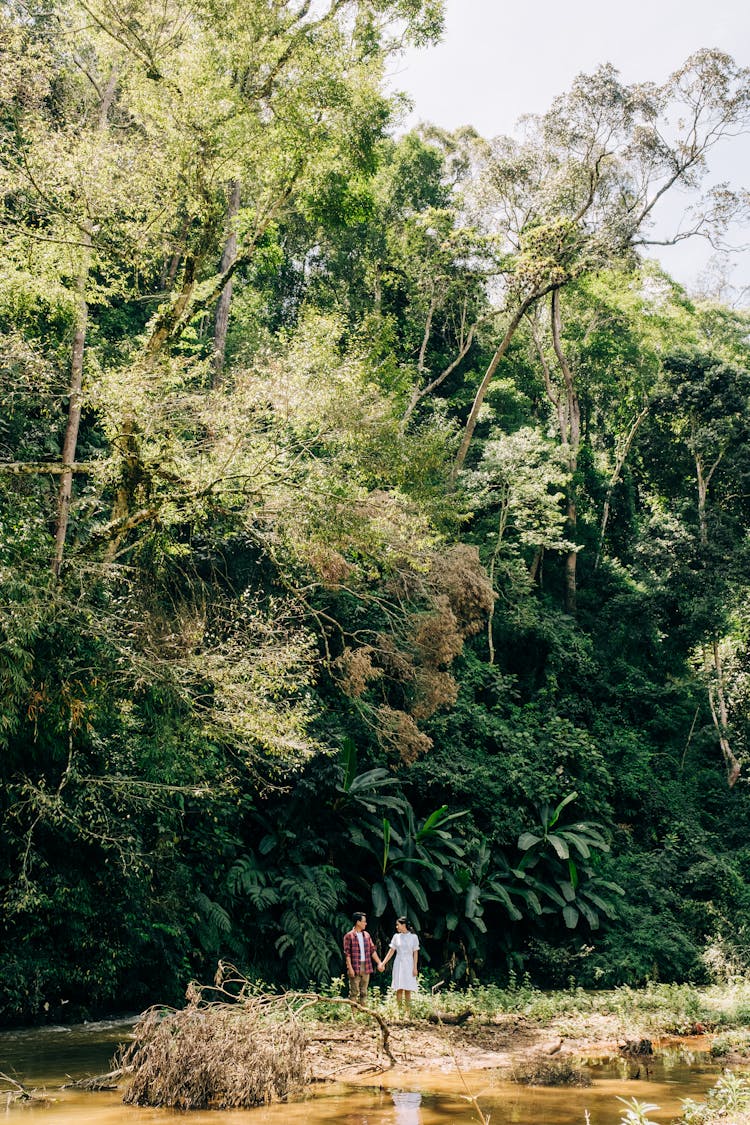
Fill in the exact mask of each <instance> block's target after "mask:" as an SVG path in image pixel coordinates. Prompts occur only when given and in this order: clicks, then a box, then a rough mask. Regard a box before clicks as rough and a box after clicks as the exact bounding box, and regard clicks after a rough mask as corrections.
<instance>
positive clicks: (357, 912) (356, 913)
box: [352, 910, 367, 922]
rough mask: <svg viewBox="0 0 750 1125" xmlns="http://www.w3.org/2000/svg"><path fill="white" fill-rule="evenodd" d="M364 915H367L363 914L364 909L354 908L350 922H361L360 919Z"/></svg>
mask: <svg viewBox="0 0 750 1125" xmlns="http://www.w3.org/2000/svg"><path fill="white" fill-rule="evenodd" d="M366 917H367V915H366V914H365V912H364V910H355V911H354V913H353V914H352V922H361V921H362V919H363V918H366Z"/></svg>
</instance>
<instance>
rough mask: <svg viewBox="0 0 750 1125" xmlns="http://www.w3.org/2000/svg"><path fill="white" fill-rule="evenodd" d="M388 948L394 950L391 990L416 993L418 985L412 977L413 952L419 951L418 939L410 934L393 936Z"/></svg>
mask: <svg viewBox="0 0 750 1125" xmlns="http://www.w3.org/2000/svg"><path fill="white" fill-rule="evenodd" d="M390 947H391V949H395V950H396V956H395V957H394V959H393V980H392V981H391V988H394V989H396V990H398V989H400V988H405V989H406V991H407V992H416V991H417V990H418V989H419V984H418V983H417V978H416V977H415V976H414V950H415V949H419V938H418V937H417V935H416V934H411V933H406V934H394V935H393V937H392V938H391V946H390Z"/></svg>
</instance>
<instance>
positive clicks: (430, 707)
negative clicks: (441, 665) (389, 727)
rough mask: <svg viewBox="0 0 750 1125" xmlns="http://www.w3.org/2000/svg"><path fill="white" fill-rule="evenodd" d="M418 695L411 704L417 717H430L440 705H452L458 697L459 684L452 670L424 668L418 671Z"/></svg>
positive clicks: (412, 711) (413, 713)
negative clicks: (442, 670) (443, 670)
mask: <svg viewBox="0 0 750 1125" xmlns="http://www.w3.org/2000/svg"><path fill="white" fill-rule="evenodd" d="M416 688H417V691H416V695H415V698H414V702H413V703H412V706H411V713H412V715H413V716H414V718H415V719H429V717H430V715H434V713H435V712H436V711H437V709H438V708H439V707H452V706H453V704H454V703H455V702H456V700H457V699H458V684H457V683H456V681H455V680H454V679H453V676H451V674H450V672H441V671H439V670H438V669H437V668H422V669H420V671H419V672H418V673H417V679H416Z"/></svg>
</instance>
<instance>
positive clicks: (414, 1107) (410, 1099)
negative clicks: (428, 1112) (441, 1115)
mask: <svg viewBox="0 0 750 1125" xmlns="http://www.w3.org/2000/svg"><path fill="white" fill-rule="evenodd" d="M391 1097H392V1098H393V1104H394V1106H395V1107H396V1116H395V1117H394V1118H393V1120H394V1121H395V1123H396V1125H420V1122H421V1121H422V1112H421V1110H420V1108H419V1107H420V1106H421V1104H422V1095H421V1094H420V1093H419V1092H418V1091H416V1090H391Z"/></svg>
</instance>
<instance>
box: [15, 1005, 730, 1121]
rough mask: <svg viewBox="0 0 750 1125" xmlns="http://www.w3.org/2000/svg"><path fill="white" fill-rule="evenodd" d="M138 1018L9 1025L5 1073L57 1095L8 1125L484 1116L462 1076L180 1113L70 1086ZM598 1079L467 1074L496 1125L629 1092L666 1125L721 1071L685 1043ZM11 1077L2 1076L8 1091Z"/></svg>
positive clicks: (604, 1111) (578, 1109)
mask: <svg viewBox="0 0 750 1125" xmlns="http://www.w3.org/2000/svg"><path fill="white" fill-rule="evenodd" d="M130 1027H131V1024H130V1023H126V1022H123V1021H115V1022H101V1023H91V1024H83V1025H79V1026H74V1027H47V1028H42V1029H34V1030H29V1031H12V1032H0V1072H3V1073H4V1074H6V1075H10V1076H12V1077H13V1078H15V1079H16V1081H18V1082H21V1083H22V1084H23V1085H24V1086H26V1087H27V1089H31V1088H34V1089H35V1090H37V1091H39V1090H41V1089H44V1090H45V1091H46V1093H47V1098H48V1100H47V1101H44V1102H41V1101H31V1102H13V1103H12V1104H11V1105H10V1106H9V1108H8V1110H7V1112H5V1111H3V1107H4V1101H3V1102H0V1111H3V1112H5V1119H6V1122H7V1125H176V1122H175V1120H174V1119H175V1118H179V1120H180V1121H181V1122H184V1121H185V1118H186V1117H189V1121H190V1125H285V1123H286V1122H289V1123H290V1125H308V1123H309V1125H323V1123H327V1125H453V1123H456V1125H468V1123H469V1122H478V1120H479V1118H478V1115H477V1112H476V1110H475V1109H474V1108H473V1107H472V1105H471V1104H470V1103H469V1102H468V1101H467V1098H466V1089H465V1088H464V1085H463V1083H462V1080H461V1077H460V1076H459V1075H457V1074H456V1073H443V1072H440V1071H430V1072H417V1071H404V1070H400V1071H388V1072H386V1073H385V1074H382V1075H379V1076H378V1077H377V1079H369V1080H368V1079H365V1080H360V1081H359V1082H358V1083H357V1084H356V1085H346V1086H344V1085H341V1084H338V1085H317V1086H314V1087H312V1088H311V1090H310V1092H309V1093H308V1094H307V1096H306V1097H305V1098H304V1099H302V1100H300V1101H296V1102H294V1103H291V1104H287V1105H275V1106H269V1107H261V1108H258V1109H252V1110H224V1111H221V1112H216V1111H214V1112H191V1113H189V1114H184V1113H176V1112H174V1111H171V1110H163V1109H162V1110H157V1109H141V1108H137V1107H134V1106H124V1105H123V1104H122V1101H121V1096H122V1095H121V1092H120V1091H102V1092H96V1093H89V1092H85V1091H80V1090H61V1089H59V1088H58V1087H59V1086H60V1085H61V1084H62V1083H64V1082H66V1081H69V1080H71V1079H80V1078H85V1077H89V1076H91V1075H95V1074H102V1073H104V1072H106V1071H107V1070H109V1068H110V1065H111V1060H112V1057H113V1055H114V1053H115V1051H116V1049H117V1046H118V1044H120V1043H124V1042H127V1040H128V1035H129V1031H130ZM586 1068H587V1070H588V1072H589V1074H590V1076H591V1078H592V1085H591V1086H590V1087H586V1088H571V1087H557V1088H545V1089H541V1088H532V1087H527V1086H519V1085H517V1084H516V1083H513V1082H509V1081H507V1079H506V1078H504V1077H503V1076H502V1075H500V1074H499V1073H498V1072H496V1071H470V1072H467V1073H466V1074H465V1075H464V1079H465V1081H466V1084H467V1086H468V1089H469V1091H470V1092H471V1094H473V1095H474V1096H475V1097H476V1098H477V1099H478V1102H479V1104H480V1105H481V1108H482V1110H483V1112H484V1113H485V1114H489V1115H490V1121H491V1125H500V1123H503V1125H509V1123H512V1125H585V1122H586V1117H587V1114H588V1119H589V1121H590V1123H591V1125H618V1123H619V1122H620V1120H621V1117H622V1114H623V1113H624V1112H625V1106H623V1105H622V1103H620V1102H618V1100H617V1099H618V1097H621V1098H628V1099H630V1098H638V1100H639V1101H642V1102H649V1103H651V1104H652V1105H654V1104H655V1105H658V1106H659V1107H660V1108H659V1109H658V1110H651V1111H650V1112H649V1114H648V1116H649V1117H650V1118H651V1119H652V1120H654V1121H657V1122H669V1121H672V1120H673V1119H674V1118H675V1117H677V1116H678V1115H679V1113H680V1109H681V1099H683V1098H688V1097H689V1098H694V1099H696V1100H697V1099H701V1098H702V1097H703V1096H704V1094H705V1093H706V1091H707V1090H708V1089H709V1088H710V1087H711V1086H712V1085H713V1084H714V1082H715V1081H716V1079H717V1077H718V1076H719V1074H720V1073H721V1068H720V1067H719V1066H718V1065H717V1064H715V1063H713V1062H711V1061H710V1059H709V1056H708V1054H707V1053H706V1052H700V1051H693V1050H690V1049H689V1048H688V1047H687V1046H686V1045H677V1046H674V1047H670V1048H667V1049H665V1050H661V1051H659V1052H658V1054H657V1057H656V1058H655V1059H654V1061H653V1064H652V1066H651V1068H650V1073H649V1075H648V1076H643V1075H642V1076H641V1077H640V1078H638V1079H633V1078H631V1077H628V1069H627V1067H626V1066H625V1065H624V1064H622V1063H621V1062H620V1060H611V1059H595V1060H590V1061H589V1062H588V1063H586ZM6 1088H7V1084H6V1083H4V1082H0V1090H5V1089H6Z"/></svg>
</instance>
